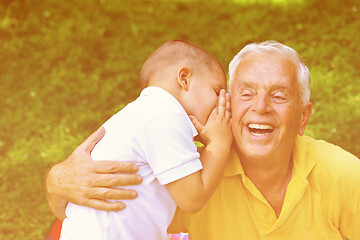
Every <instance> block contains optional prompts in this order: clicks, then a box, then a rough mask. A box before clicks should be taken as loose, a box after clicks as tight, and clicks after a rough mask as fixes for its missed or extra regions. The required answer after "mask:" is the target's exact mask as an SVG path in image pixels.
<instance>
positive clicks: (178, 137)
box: [134, 113, 202, 185]
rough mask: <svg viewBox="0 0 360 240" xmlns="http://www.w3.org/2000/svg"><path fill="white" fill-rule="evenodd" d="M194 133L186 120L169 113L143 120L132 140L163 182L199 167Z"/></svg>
mask: <svg viewBox="0 0 360 240" xmlns="http://www.w3.org/2000/svg"><path fill="white" fill-rule="evenodd" d="M193 136H194V134H193V130H192V128H191V126H189V121H188V119H186V118H185V116H184V115H183V114H178V113H171V114H163V115H160V116H158V117H156V118H154V119H152V120H150V121H149V122H147V123H145V124H144V125H143V126H142V127H141V128H140V129H138V130H137V132H136V134H135V135H134V143H135V145H136V146H137V147H138V149H139V150H140V151H142V154H143V155H144V156H145V159H146V160H147V161H148V163H149V165H150V167H151V169H152V171H153V172H154V175H155V176H156V178H157V179H158V180H159V182H160V183H161V184H162V185H165V184H168V183H170V182H173V181H176V180H178V179H181V178H183V177H186V176H188V175H190V174H192V173H195V172H197V171H199V170H200V169H202V165H201V162H200V159H199V158H200V154H199V153H198V152H197V148H196V146H195V144H194V142H193Z"/></svg>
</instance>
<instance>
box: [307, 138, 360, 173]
mask: <svg viewBox="0 0 360 240" xmlns="http://www.w3.org/2000/svg"><path fill="white" fill-rule="evenodd" d="M301 141H302V144H304V143H305V145H307V151H306V158H307V160H308V161H314V162H315V168H314V170H315V171H317V172H326V173H329V174H330V175H338V176H344V174H353V173H359V170H360V160H359V159H358V158H357V157H356V156H354V155H353V154H351V153H350V152H348V151H346V150H344V149H342V148H341V147H339V146H337V145H334V144H332V143H329V142H326V141H324V140H316V139H313V138H311V137H308V136H303V137H301Z"/></svg>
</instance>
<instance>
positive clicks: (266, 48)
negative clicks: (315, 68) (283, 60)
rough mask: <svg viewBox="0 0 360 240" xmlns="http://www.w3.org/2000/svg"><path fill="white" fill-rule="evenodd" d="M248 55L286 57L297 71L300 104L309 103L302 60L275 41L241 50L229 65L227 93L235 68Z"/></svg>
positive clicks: (250, 45) (306, 75)
mask: <svg viewBox="0 0 360 240" xmlns="http://www.w3.org/2000/svg"><path fill="white" fill-rule="evenodd" d="M249 53H276V54H280V55H283V56H285V57H287V58H288V59H289V60H290V61H292V62H293V63H294V65H295V66H296V67H297V70H298V71H297V73H298V74H297V78H298V79H297V82H298V85H299V91H300V98H301V102H302V103H303V104H304V103H307V102H309V101H310V72H309V69H308V68H307V67H306V65H305V63H304V60H303V59H302V58H301V56H300V55H299V54H298V53H297V52H296V51H295V50H294V49H292V48H290V47H288V46H286V45H284V44H281V43H279V42H276V41H265V42H262V43H250V44H248V45H246V46H245V47H244V48H243V49H241V51H240V52H239V53H238V54H237V55H236V56H235V57H234V58H233V60H231V62H230V64H229V92H231V86H232V85H231V84H232V82H233V81H234V78H235V72H236V68H237V66H238V65H239V63H240V62H241V61H242V60H243V59H244V57H245V56H246V55H248V54H249Z"/></svg>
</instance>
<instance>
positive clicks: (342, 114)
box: [0, 0, 360, 240]
mask: <svg viewBox="0 0 360 240" xmlns="http://www.w3.org/2000/svg"><path fill="white" fill-rule="evenodd" d="M0 19H1V20H0V83H1V87H0V111H1V119H0V126H1V131H0V181H1V185H0V191H1V198H0V204H1V206H3V208H4V209H5V211H2V212H1V213H0V239H22V240H25V239H43V238H44V236H45V234H46V233H47V231H48V229H49V227H50V225H51V222H52V220H53V216H52V215H51V213H50V211H49V209H48V207H47V204H46V200H45V196H44V191H43V176H44V175H45V173H46V171H47V169H48V168H49V167H50V166H51V165H52V164H54V163H56V162H58V161H61V160H63V159H65V158H66V157H67V156H68V155H69V154H70V152H71V151H72V150H73V149H74V148H75V147H76V146H77V145H78V144H79V143H80V142H82V141H83V139H84V138H85V137H86V136H88V135H89V134H90V133H91V132H92V131H94V130H95V129H96V128H97V127H98V126H99V125H101V124H102V123H103V122H104V121H105V120H106V119H107V118H108V117H109V116H111V115H112V114H114V113H115V112H116V111H118V110H120V109H121V108H122V107H123V106H124V105H125V104H126V103H127V102H129V101H132V100H134V99H135V98H136V96H137V95H138V94H139V92H140V87H139V83H138V79H137V76H138V72H139V70H140V67H141V65H142V63H143V62H144V61H145V59H146V57H147V56H149V54H150V53H151V52H152V51H153V50H155V49H156V48H157V47H158V46H159V45H161V44H162V43H163V42H165V41H168V40H170V39H184V40H188V41H191V42H194V43H196V44H198V45H200V46H202V47H204V48H205V49H207V50H208V51H210V52H211V53H212V54H213V55H214V56H215V57H217V58H218V59H219V61H220V62H221V64H222V65H223V66H224V68H225V69H226V70H227V64H228V63H229V62H230V60H231V59H232V57H233V56H234V55H235V54H236V53H237V52H238V51H239V50H240V49H241V48H242V47H243V46H245V45H246V44H247V43H249V42H259V41H263V40H267V39H274V40H277V41H280V42H282V43H285V44H287V45H289V46H291V47H293V48H294V49H296V50H297V51H298V52H299V53H300V54H301V55H302V56H303V57H304V58H305V59H306V61H307V65H308V66H309V68H310V72H311V76H312V101H313V104H314V114H313V116H312V118H311V121H310V125H309V127H308V129H307V134H309V135H311V136H314V137H315V138H319V139H324V140H327V141H329V142H332V143H334V144H336V145H339V146H341V147H343V148H344V149H346V150H348V151H350V152H352V153H354V154H355V155H357V156H358V157H359V156H360V138H359V137H358V135H359V133H360V124H359V122H360V107H359V105H360V69H359V64H360V57H359V50H360V47H359V45H358V43H359V42H360V34H359V29H360V6H359V2H358V1H357V0H341V1H340V0H339V1H333V0H310V1H302V0H293V1H291V0H288V1H286V0H268V1H256V0H252V1H246V0H233V1H231V0H222V1H221V0H212V1H205V0H197V1H196V0H194V1H190V0H187V1H186V0H178V1H176V0H172V1H156V0H132V1H130V0H123V1H106V0H88V1H80V0H74V1H65V2H63V1H55V0H48V1H42V0H0Z"/></svg>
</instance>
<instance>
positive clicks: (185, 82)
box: [176, 67, 191, 91]
mask: <svg viewBox="0 0 360 240" xmlns="http://www.w3.org/2000/svg"><path fill="white" fill-rule="evenodd" d="M190 76H191V69H190V68H188V67H182V68H180V69H179V70H178V72H177V74H176V80H177V82H178V84H179V85H180V87H181V88H182V89H184V90H185V91H187V90H188V89H189V85H190Z"/></svg>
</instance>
